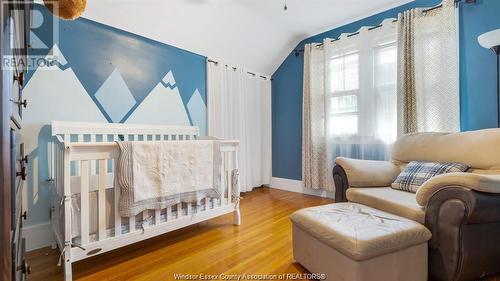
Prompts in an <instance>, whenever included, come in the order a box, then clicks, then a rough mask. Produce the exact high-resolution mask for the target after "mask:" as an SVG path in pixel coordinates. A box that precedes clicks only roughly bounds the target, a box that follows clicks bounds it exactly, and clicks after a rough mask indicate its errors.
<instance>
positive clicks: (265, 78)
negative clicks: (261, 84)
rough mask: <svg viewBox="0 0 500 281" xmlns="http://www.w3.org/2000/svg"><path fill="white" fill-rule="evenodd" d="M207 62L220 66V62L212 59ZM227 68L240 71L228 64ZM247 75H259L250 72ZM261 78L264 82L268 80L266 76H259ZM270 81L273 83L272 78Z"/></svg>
mask: <svg viewBox="0 0 500 281" xmlns="http://www.w3.org/2000/svg"><path fill="white" fill-rule="evenodd" d="M207 61H208V62H211V63H213V64H215V65H218V64H219V62H218V61H214V60H211V59H207ZM226 67H231V68H233V70H236V69H238V68H237V67H235V66H230V65H228V64H226ZM247 74H250V75H252V76H257V74H255V73H253V72H250V71H247ZM259 77H260V78H262V79H264V80H267V77H266V76H262V75H259ZM270 80H271V81H272V80H273V79H272V78H271V79H270Z"/></svg>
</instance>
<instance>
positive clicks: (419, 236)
mask: <svg viewBox="0 0 500 281" xmlns="http://www.w3.org/2000/svg"><path fill="white" fill-rule="evenodd" d="M291 220H292V222H293V223H294V224H295V225H296V226H297V227H300V228H301V229H302V230H304V231H306V232H308V233H309V234H310V235H312V236H313V237H315V238H317V239H318V240H320V241H322V242H323V243H325V244H327V245H328V246H330V247H332V248H334V249H336V250H337V251H339V252H341V253H342V254H344V255H346V256H348V257H349V258H351V259H353V260H357V261H362V260H367V259H370V258H373V257H376V256H380V255H384V254H389V253H392V252H396V251H399V250H402V249H405V248H408V247H411V246H415V245H419V244H422V243H425V242H427V241H428V240H429V239H430V238H431V236H432V235H431V232H430V231H429V230H428V229H427V228H426V227H425V226H423V225H421V224H419V223H417V222H415V221H412V220H409V219H406V218H402V217H399V216H396V215H393V214H390V213H386V212H383V211H380V210H377V209H374V208H370V207H367V206H364V205H361V204H356V203H335V204H329V205H323V206H317V207H311V208H306V209H301V210H298V211H296V212H295V213H293V214H292V216H291Z"/></svg>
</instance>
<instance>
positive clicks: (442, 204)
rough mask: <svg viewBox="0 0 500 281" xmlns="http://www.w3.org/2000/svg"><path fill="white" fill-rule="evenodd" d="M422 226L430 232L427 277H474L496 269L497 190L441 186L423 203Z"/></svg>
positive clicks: (498, 254) (498, 231)
mask: <svg viewBox="0 0 500 281" xmlns="http://www.w3.org/2000/svg"><path fill="white" fill-rule="evenodd" d="M425 226H426V227H427V228H428V229H429V230H430V231H431V232H432V238H431V240H430V241H429V265H430V268H429V269H430V277H431V279H433V280H474V279H478V277H480V276H484V275H490V274H495V273H497V272H498V259H499V258H500V248H498V247H495V245H496V244H497V243H498V237H499V235H500V193H486V192H481V191H476V190H473V189H469V188H466V187H462V186H456V185H455V186H454V185H447V186H444V187H442V188H440V189H438V190H437V191H435V192H434V193H432V195H431V196H430V198H429V200H428V202H427V205H426V211H425ZM479 261H480V262H479Z"/></svg>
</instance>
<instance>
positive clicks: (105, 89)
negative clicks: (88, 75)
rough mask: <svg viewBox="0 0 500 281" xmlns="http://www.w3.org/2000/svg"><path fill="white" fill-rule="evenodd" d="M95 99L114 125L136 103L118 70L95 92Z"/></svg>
mask: <svg viewBox="0 0 500 281" xmlns="http://www.w3.org/2000/svg"><path fill="white" fill-rule="evenodd" d="M95 98H96V99H97V101H98V102H99V104H100V105H101V106H102V108H103V109H104V111H105V112H106V114H107V115H108V116H109V118H110V119H111V120H112V121H113V122H115V123H118V122H120V121H121V120H122V119H123V118H124V117H125V115H126V114H127V113H128V112H129V111H130V110H131V109H132V108H133V107H134V106H135V104H136V103H137V102H136V101H135V98H134V96H133V95H132V93H131V92H130V90H129V89H128V87H127V84H126V83H125V81H124V80H123V77H122V75H121V74H120V71H119V70H118V68H115V70H114V71H113V72H112V73H111V75H110V76H109V77H108V79H106V81H105V82H104V84H102V85H101V87H100V88H99V90H97V93H96V94H95Z"/></svg>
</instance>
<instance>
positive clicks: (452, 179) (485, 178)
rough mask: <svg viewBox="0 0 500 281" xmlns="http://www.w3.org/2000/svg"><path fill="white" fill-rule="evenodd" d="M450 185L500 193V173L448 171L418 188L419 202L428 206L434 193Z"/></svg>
mask: <svg viewBox="0 0 500 281" xmlns="http://www.w3.org/2000/svg"><path fill="white" fill-rule="evenodd" d="M448 186H459V187H463V188H465V189H470V190H475V191H479V192H485V193H500V175H478V174H472V173H448V174H442V175H438V176H435V177H433V178H431V179H429V180H427V181H426V182H425V183H424V184H423V185H422V186H421V187H420V188H419V189H418V190H417V194H416V200H417V203H418V204H419V205H420V206H426V205H427V203H428V202H429V199H430V198H431V197H432V195H433V194H434V193H436V192H438V191H439V190H441V189H443V188H446V187H448Z"/></svg>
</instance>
